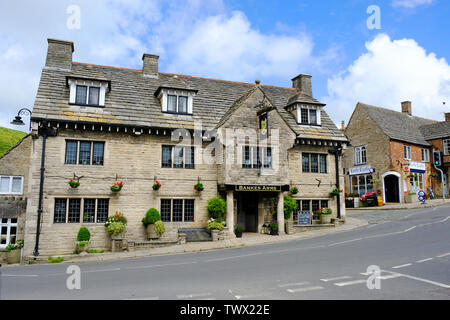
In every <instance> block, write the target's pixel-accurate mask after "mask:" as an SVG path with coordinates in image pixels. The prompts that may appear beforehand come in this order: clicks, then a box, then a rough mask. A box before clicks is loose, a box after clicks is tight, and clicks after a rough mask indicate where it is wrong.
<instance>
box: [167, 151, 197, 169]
mask: <svg viewBox="0 0 450 320" xmlns="http://www.w3.org/2000/svg"><path fill="white" fill-rule="evenodd" d="M161 167H162V168H175V169H183V168H184V169H195V148H194V147H183V146H162V161H161Z"/></svg>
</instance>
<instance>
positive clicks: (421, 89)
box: [0, 0, 450, 127]
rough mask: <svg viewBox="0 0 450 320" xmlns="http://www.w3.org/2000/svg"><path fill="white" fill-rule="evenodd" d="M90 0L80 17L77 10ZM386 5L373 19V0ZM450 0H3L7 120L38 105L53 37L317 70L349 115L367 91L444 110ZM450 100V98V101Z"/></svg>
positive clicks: (79, 51)
mask: <svg viewBox="0 0 450 320" xmlns="http://www.w3.org/2000/svg"><path fill="white" fill-rule="evenodd" d="M72 5H76V6H77V7H78V8H79V9H80V28H79V29H71V28H68V26H67V21H68V19H69V18H70V17H72V14H71V13H68V11H67V10H68V8H70V6H72ZM371 5H376V6H378V7H379V8H380V17H381V29H375V30H369V29H368V28H367V24H366V21H367V19H368V18H369V17H370V14H368V13H367V12H366V11H367V8H368V7H369V6H371ZM449 9H450V4H449V3H448V1H445V0H378V1H375V0H370V1H365V0H347V1H345V0H342V1H309V0H297V1H282V2H281V1H255V0H249V1H238V0H228V1H227V0H210V1H201V0H188V1H178V0H177V1H170V2H169V1H162V0H145V1H144V0H128V1H120V0H104V1H95V2H92V1H88V0H71V1H66V0H61V1H58V2H55V1H51V0H41V1H33V2H30V1H26V0H16V1H14V2H12V1H8V2H6V1H2V3H1V4H0V40H1V41H0V74H2V75H3V77H0V98H1V99H0V116H1V117H0V126H8V127H11V126H10V125H9V121H10V118H12V116H13V115H14V113H15V112H16V111H17V110H18V109H19V108H20V107H24V106H32V105H33V103H34V97H35V94H36V90H37V85H38V81H39V77H40V72H41V69H42V67H43V65H44V62H45V55H46V50H47V43H46V39H47V38H49V37H52V38H59V39H64V40H71V41H74V43H75V53H74V60H75V61H81V62H89V63H96V64H104V65H114V66H121V67H131V68H141V66H142V61H141V57H142V53H143V52H148V53H155V54H159V55H160V56H161V58H160V71H162V72H174V73H180V74H189V75H197V76H204V77H212V78H222V79H227V80H235V81H245V82H253V81H254V80H255V79H260V80H261V81H262V83H263V84H271V85H279V86H291V81H290V79H291V78H292V77H294V76H296V75H297V74H299V73H308V74H311V75H312V76H313V92H314V95H315V97H316V98H318V99H319V100H321V101H323V102H325V103H327V107H326V110H327V112H328V113H329V114H330V116H331V117H332V119H333V120H334V121H335V123H336V124H339V123H340V121H341V120H345V121H348V119H349V117H350V115H351V112H352V111H353V109H354V107H355V105H356V103H357V102H358V101H361V102H365V103H369V104H374V105H378V106H383V107H387V108H391V109H394V110H399V109H400V103H401V101H404V100H411V101H412V103H413V113H414V114H415V115H418V116H422V117H427V118H432V119H436V120H442V119H443V113H444V112H449V111H450V110H449V107H448V104H449V103H450V99H449V97H450V66H449V62H448V61H449V52H450V51H449V48H450V42H449V41H448V39H450V22H449V21H448V19H447V18H448V14H449V13H450V10H449ZM443 101H446V102H447V104H446V105H445V106H444V105H443V104H442V102H443Z"/></svg>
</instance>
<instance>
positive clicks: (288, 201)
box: [284, 196, 297, 234]
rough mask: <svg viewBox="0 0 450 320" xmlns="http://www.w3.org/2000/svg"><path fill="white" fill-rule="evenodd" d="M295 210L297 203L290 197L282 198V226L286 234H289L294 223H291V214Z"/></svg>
mask: <svg viewBox="0 0 450 320" xmlns="http://www.w3.org/2000/svg"><path fill="white" fill-rule="evenodd" d="M295 210H297V201H295V199H294V198H292V197H290V196H286V197H284V224H285V230H286V233H287V234H291V231H292V229H293V224H294V221H292V219H291V217H292V213H293V212H294V211H295Z"/></svg>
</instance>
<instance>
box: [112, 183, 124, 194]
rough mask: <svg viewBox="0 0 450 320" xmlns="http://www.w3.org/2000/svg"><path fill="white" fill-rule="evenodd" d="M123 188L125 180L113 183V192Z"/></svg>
mask: <svg viewBox="0 0 450 320" xmlns="http://www.w3.org/2000/svg"><path fill="white" fill-rule="evenodd" d="M122 188H123V181H119V182H116V183H114V184H113V185H112V187H111V191H112V192H119V191H120V190H122Z"/></svg>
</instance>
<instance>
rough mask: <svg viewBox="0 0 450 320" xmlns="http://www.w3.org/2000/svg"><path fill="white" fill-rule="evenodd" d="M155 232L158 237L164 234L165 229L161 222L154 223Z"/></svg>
mask: <svg viewBox="0 0 450 320" xmlns="http://www.w3.org/2000/svg"><path fill="white" fill-rule="evenodd" d="M155 231H156V233H157V234H159V235H160V236H161V235H162V234H163V233H164V232H166V228H165V226H164V222H162V221H161V220H159V221H156V222H155Z"/></svg>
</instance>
